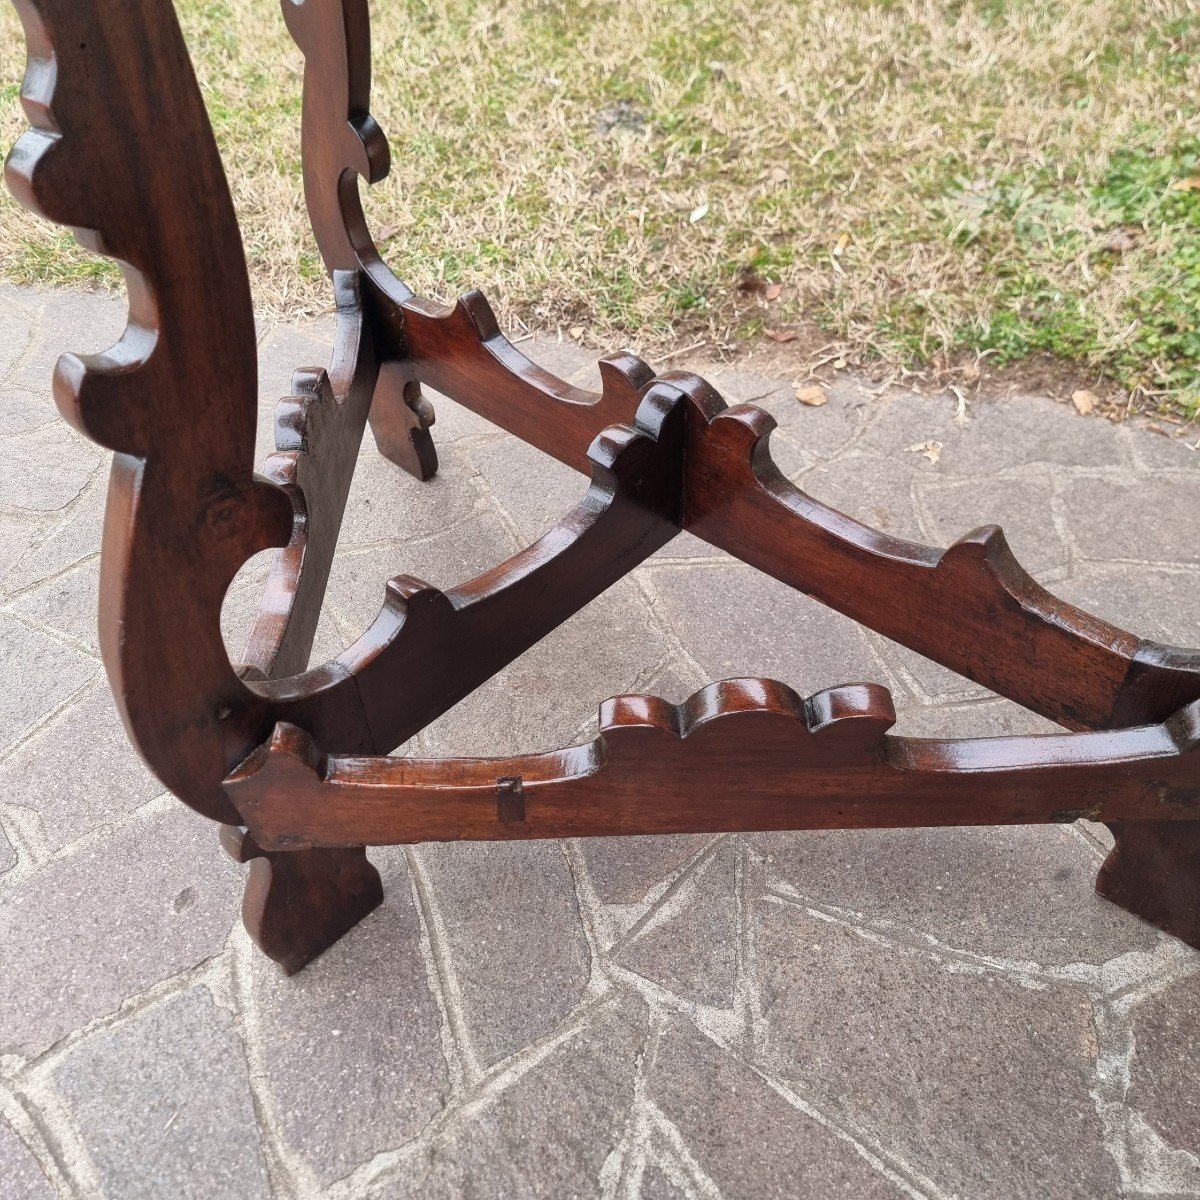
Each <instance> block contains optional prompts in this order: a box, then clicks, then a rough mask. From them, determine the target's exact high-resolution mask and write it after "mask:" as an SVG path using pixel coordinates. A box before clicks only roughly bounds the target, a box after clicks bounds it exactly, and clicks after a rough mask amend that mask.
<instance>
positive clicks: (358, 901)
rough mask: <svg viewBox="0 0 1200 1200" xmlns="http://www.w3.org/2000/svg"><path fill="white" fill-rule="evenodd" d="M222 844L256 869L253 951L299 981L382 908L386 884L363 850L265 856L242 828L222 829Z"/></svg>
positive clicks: (248, 917) (248, 911)
mask: <svg viewBox="0 0 1200 1200" xmlns="http://www.w3.org/2000/svg"><path fill="white" fill-rule="evenodd" d="M221 845H222V846H223V847H224V848H225V850H226V852H227V853H228V854H229V855H230V857H231V858H233V859H234V860H235V861H236V862H248V863H249V864H250V874H249V878H248V879H247V880H246V891H245V894H244V896H243V897H242V923H243V924H244V925H245V926H246V932H247V933H248V934H249V935H250V937H251V938H252V939H253V940H254V943H255V945H257V946H258V948H259V949H260V950H261V951H262V952H263V953H264V954H265V955H266V956H267V957H268V958H272V959H274V960H275V961H276V962H277V963H278V964H279V965H280V966H281V967H282V968H283V970H284V973H285V974H287V975H294V974H295V973H296V972H297V971H299V970H300V969H301V968H302V967H304V966H307V965H308V963H310V962H312V960H313V959H314V958H316V957H317V956H318V955H319V954H322V953H324V952H325V951H326V950H328V949H329V947H330V946H332V945H333V943H334V942H336V941H337V940H338V939H339V938H340V937H342V935H343V934H346V933H349V932H350V930H351V929H353V928H354V926H355V925H357V924H358V922H359V921H361V920H362V919H363V917H365V916H366V915H367V914H368V913H370V912H373V911H374V910H375V909H376V908H378V907H379V906H380V904H382V903H383V882H382V881H381V880H380V878H379V872H378V871H377V870H376V869H375V868H374V867H373V866H372V865H371V863H370V862H368V861H367V853H366V850H364V849H363V847H361V846H355V847H351V848H350V849H345V850H286V851H280V852H275V851H266V850H263V849H262V848H261V847H260V846H259V845H258V844H257V843H256V842H255V841H254V838H253V837H251V836H250V834H249V833H247V832H246V831H245V830H244V829H241V828H239V827H238V826H236V825H222V826H221Z"/></svg>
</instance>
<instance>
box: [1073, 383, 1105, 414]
mask: <svg viewBox="0 0 1200 1200" xmlns="http://www.w3.org/2000/svg"><path fill="white" fill-rule="evenodd" d="M1071 403H1072V404H1073V405H1075V411H1076V412H1077V413H1079V415H1080V416H1083V417H1086V416H1087V415H1088V413H1090V412H1091V411H1092V409H1094V408H1095V407H1096V405H1097V404H1099V403H1100V397H1099V396H1097V395H1096V393H1095V392H1088V391H1083V390H1080V391H1078V392H1072V393H1071Z"/></svg>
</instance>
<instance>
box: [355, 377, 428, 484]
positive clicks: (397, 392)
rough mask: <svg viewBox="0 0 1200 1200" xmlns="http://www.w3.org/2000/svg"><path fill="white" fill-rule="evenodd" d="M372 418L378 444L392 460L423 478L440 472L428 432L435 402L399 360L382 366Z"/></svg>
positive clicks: (376, 387) (416, 476) (382, 452)
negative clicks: (432, 403)
mask: <svg viewBox="0 0 1200 1200" xmlns="http://www.w3.org/2000/svg"><path fill="white" fill-rule="evenodd" d="M370 421H371V432H372V433H373V434H374V435H375V445H376V447H377V448H378V450H379V453H380V454H382V455H383V457H384V458H386V459H387V460H388V461H389V462H393V463H395V464H396V466H398V467H400V468H401V469H402V470H404V471H407V472H408V473H409V474H410V475H412V476H413V477H414V478H416V479H420V480H421V481H422V482H424V481H425V480H427V479H432V478H433V477H434V475H436V474H437V468H438V460H437V449H436V447H435V446H434V444H433V438H431V437H430V436H429V427H430V426H431V425H432V424H433V406H432V405H431V404H430V403H429V401H428V400H426V399H425V397H424V396H422V395H421V385H420V384H419V383H417V382H416V380H414V379H410V378H408V377H407V376H406V375H405V372H404V370H403V369H402V367H401V366H400V364H399V363H395V362H385V363H383V364H382V365H381V366H380V368H379V380H378V382H377V383H376V384H375V395H374V397H373V398H372V400H371V415H370Z"/></svg>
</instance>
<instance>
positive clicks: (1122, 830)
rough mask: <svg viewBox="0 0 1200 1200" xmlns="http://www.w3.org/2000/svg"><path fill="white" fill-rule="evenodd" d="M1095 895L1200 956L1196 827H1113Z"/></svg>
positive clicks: (1199, 839)
mask: <svg viewBox="0 0 1200 1200" xmlns="http://www.w3.org/2000/svg"><path fill="white" fill-rule="evenodd" d="M1109 829H1111V830H1112V834H1113V837H1114V838H1116V841H1117V844H1116V845H1115V846H1114V847H1113V849H1112V850H1111V852H1110V853H1109V856H1108V858H1106V859H1105V860H1104V865H1103V866H1102V867H1101V868H1100V874H1099V876H1098V877H1097V879H1096V891H1098V892H1099V893H1100V895H1101V896H1103V897H1105V899H1107V900H1111V901H1112V902H1113V903H1114V904H1119V905H1120V906H1121V907H1122V908H1124V909H1127V910H1128V911H1129V912H1131V913H1133V914H1134V915H1135V916H1138V917H1141V918H1142V920H1143V921H1149V922H1150V924H1151V925H1157V926H1158V928H1159V929H1161V930H1163V931H1164V932H1165V933H1169V934H1171V935H1172V936H1173V937H1177V938H1179V939H1180V941H1184V942H1187V943H1188V945H1190V946H1195V947H1196V949H1197V950H1200V821H1113V822H1112V823H1111V824H1110V825H1109Z"/></svg>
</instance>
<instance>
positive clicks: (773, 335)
mask: <svg viewBox="0 0 1200 1200" xmlns="http://www.w3.org/2000/svg"><path fill="white" fill-rule="evenodd" d="M763 333H764V334H766V336H767V337H769V338H770V339H771V341H773V342H780V343H785V342H794V341H795V340H796V338H797V336H798V335H797V333H796V331H795V330H794V329H764V330H763Z"/></svg>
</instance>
